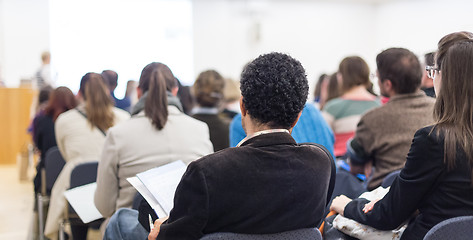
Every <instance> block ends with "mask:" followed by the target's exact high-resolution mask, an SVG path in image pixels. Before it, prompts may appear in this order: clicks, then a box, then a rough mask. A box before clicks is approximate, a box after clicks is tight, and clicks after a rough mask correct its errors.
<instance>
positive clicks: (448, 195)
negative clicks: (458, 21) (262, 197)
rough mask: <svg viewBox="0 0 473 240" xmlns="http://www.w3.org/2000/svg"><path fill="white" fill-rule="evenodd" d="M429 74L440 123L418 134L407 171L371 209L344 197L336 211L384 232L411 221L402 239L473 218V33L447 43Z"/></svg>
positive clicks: (420, 236) (362, 201) (461, 34)
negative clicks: (449, 221) (456, 219)
mask: <svg viewBox="0 0 473 240" xmlns="http://www.w3.org/2000/svg"><path fill="white" fill-rule="evenodd" d="M428 70H429V76H430V77H432V78H433V79H434V87H435V92H436V95H437V99H436V102H435V107H434V118H435V121H436V122H435V124H434V125H431V126H428V127H424V128H421V129H419V130H418V131H417V132H416V133H415V135H414V139H413V141H412V145H411V149H410V150H409V153H408V155H407V161H406V165H405V167H404V168H403V169H402V170H401V173H400V175H399V176H398V177H397V178H396V179H395V180H394V182H393V184H392V185H391V188H390V189H389V192H388V193H387V194H386V195H385V196H384V198H382V199H381V200H379V201H377V200H375V201H372V202H370V203H368V201H367V200H366V199H362V198H361V199H354V200H351V199H349V198H347V197H345V196H343V195H342V196H340V197H337V198H335V199H334V200H333V203H332V206H331V209H332V210H335V211H336V212H338V213H340V214H342V215H344V216H345V217H347V218H350V219H354V220H356V221H358V222H360V223H362V224H366V225H369V226H372V227H374V228H377V229H380V230H390V229H395V228H397V227H398V226H399V225H401V224H403V223H404V222H406V221H408V225H407V228H406V229H405V230H404V233H403V234H402V236H401V239H423V237H424V236H425V234H426V233H427V232H428V231H429V230H430V229H431V228H432V227H433V226H434V225H436V224H438V223H439V222H441V221H443V220H446V219H448V218H453V217H457V216H464V215H473V181H472V177H473V174H472V168H471V166H472V165H473V146H472V145H471V142H472V141H473V122H472V121H471V119H473V111H471V109H473V106H472V101H471V100H470V99H471V96H472V95H473V84H471V79H472V78H473V33H470V32H456V33H452V34H448V35H446V36H445V37H443V38H442V39H441V40H440V41H439V43H438V51H437V54H436V64H435V66H434V67H433V68H429V69H428ZM413 215H414V216H413ZM412 216H413V217H412ZM411 217H412V218H411ZM410 218H411V219H410Z"/></svg>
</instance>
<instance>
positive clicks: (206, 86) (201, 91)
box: [192, 70, 225, 107]
mask: <svg viewBox="0 0 473 240" xmlns="http://www.w3.org/2000/svg"><path fill="white" fill-rule="evenodd" d="M224 87H225V80H224V79H223V77H222V75H220V73H218V72H217V71H215V70H207V71H204V72H201V73H200V74H199V76H198V77H197V79H196V80H195V82H194V86H193V87H192V90H193V93H194V96H195V100H196V101H197V104H199V105H200V106H202V107H218V106H219V104H220V103H221V101H222V100H223V89H224Z"/></svg>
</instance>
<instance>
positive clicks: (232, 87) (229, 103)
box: [222, 78, 241, 120]
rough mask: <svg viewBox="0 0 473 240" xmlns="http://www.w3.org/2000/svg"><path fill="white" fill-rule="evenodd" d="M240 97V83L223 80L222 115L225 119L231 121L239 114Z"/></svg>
mask: <svg viewBox="0 0 473 240" xmlns="http://www.w3.org/2000/svg"><path fill="white" fill-rule="evenodd" d="M240 97H241V94H240V83H239V82H238V81H235V80H233V79H231V78H225V87H224V88H223V110H222V114H223V115H224V116H225V117H226V118H228V119H230V120H232V119H233V118H234V117H235V116H236V115H237V114H238V113H240Z"/></svg>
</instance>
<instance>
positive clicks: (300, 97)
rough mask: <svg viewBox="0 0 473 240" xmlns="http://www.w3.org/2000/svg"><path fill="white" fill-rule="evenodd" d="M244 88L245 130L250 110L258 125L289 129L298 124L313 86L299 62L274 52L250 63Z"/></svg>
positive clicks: (243, 81) (244, 72)
mask: <svg viewBox="0 0 473 240" xmlns="http://www.w3.org/2000/svg"><path fill="white" fill-rule="evenodd" d="M240 89H241V95H242V96H243V98H242V99H243V104H242V111H241V112H242V114H243V118H242V123H243V128H244V129H246V127H247V126H246V125H245V124H246V121H247V120H245V119H248V118H247V114H246V113H248V114H249V115H250V116H251V119H252V120H256V121H257V123H258V124H257V125H261V124H262V125H267V127H268V128H284V129H289V128H292V127H294V125H295V124H296V122H297V121H296V120H297V119H298V117H299V116H300V114H301V111H302V109H303V108H304V105H305V102H306V100H307V94H308V92H309V85H308V82H307V77H306V74H305V70H304V68H303V67H302V65H301V64H300V63H299V61H297V60H296V59H294V58H292V57H290V56H288V55H285V54H280V53H270V54H266V55H262V56H260V57H259V58H257V59H256V60H254V61H253V62H251V63H250V64H248V65H247V66H246V68H245V69H244V70H243V73H242V74H241V83H240ZM245 131H248V130H245ZM247 135H248V132H247Z"/></svg>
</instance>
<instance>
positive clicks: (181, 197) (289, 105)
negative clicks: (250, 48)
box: [105, 53, 335, 239]
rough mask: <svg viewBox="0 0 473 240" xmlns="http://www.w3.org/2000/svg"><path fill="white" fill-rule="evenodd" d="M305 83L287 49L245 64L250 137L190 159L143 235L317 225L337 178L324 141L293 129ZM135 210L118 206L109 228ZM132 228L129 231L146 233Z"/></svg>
mask: <svg viewBox="0 0 473 240" xmlns="http://www.w3.org/2000/svg"><path fill="white" fill-rule="evenodd" d="M308 88H309V87H308V84H307V78H306V75H305V70H304V68H303V67H302V65H301V64H300V63H299V62H298V61H297V60H295V59H293V58H291V57H290V56H288V55H285V54H281V53H270V54H266V55H262V56H260V57H258V58H257V59H255V60H254V61H253V62H251V63H250V64H249V65H247V66H246V67H245V69H244V70H243V73H242V77H241V90H242V96H243V97H242V98H241V100H240V108H241V112H242V115H243V122H244V124H243V126H244V129H245V131H246V132H247V134H248V137H246V138H245V139H244V140H243V141H242V142H241V143H240V144H239V145H238V147H236V148H227V149H224V150H222V151H219V152H217V153H214V154H210V155H208V156H205V157H203V158H201V159H199V160H197V161H195V162H192V163H191V164H190V165H189V166H188V168H187V170H186V173H185V174H184V176H183V178H182V179H181V182H180V184H179V186H178V188H177V190H176V193H175V196H174V208H173V210H172V211H171V213H170V216H169V219H168V220H167V221H165V222H164V223H163V224H162V225H161V224H160V223H162V222H163V219H158V220H156V221H155V225H154V229H153V231H152V232H151V233H150V235H149V236H148V239H155V238H156V237H157V238H158V239H199V238H201V237H202V236H203V235H204V234H208V233H212V232H217V231H218V232H234V233H253V234H265V233H276V232H283V231H289V230H294V229H299V228H309V227H316V226H318V224H319V223H320V222H321V220H322V219H323V217H324V209H325V206H326V202H327V197H328V196H330V193H331V191H332V186H333V183H334V179H333V178H332V177H331V176H333V175H334V171H335V169H334V165H333V162H332V160H331V158H332V157H331V155H330V154H329V153H328V151H327V150H326V149H324V148H323V147H322V146H320V145H317V144H297V143H296V142H295V140H294V139H293V138H292V137H291V135H290V132H291V130H292V128H293V127H294V125H295V124H296V122H297V119H298V118H299V117H300V115H301V112H302V109H303V108H304V103H305V101H306V99H307V94H308ZM289 93H290V94H289ZM288 166H290V167H288ZM288 189H290V191H291V194H287V191H288ZM327 194H328V195H327ZM295 196H297V200H296V203H297V204H294V203H295V199H294V197H295ZM149 211H150V212H152V211H153V210H151V209H149ZM137 215H138V213H137V211H133V210H128V209H120V210H119V211H118V212H117V213H116V215H114V217H115V216H118V217H117V218H115V221H113V222H112V221H111V222H110V224H109V225H108V227H107V232H115V231H117V232H120V231H126V230H128V228H129V226H131V225H132V224H131V223H130V224H119V223H120V220H121V219H127V216H128V217H132V219H134V218H136V216H137ZM140 216H146V224H145V225H146V227H149V226H148V212H146V211H145V212H140ZM112 219H114V218H113V217H112ZM128 219H129V218H128ZM140 219H141V220H143V218H140ZM288 219H290V220H288ZM140 222H143V221H140ZM120 227H125V228H126V229H124V228H120ZM146 227H145V228H146ZM133 233H134V234H135V236H134V238H133V239H143V238H144V236H146V235H147V232H146V231H144V234H146V235H144V236H143V235H141V236H139V235H140V233H141V234H143V232H138V231H134V232H133ZM158 233H159V235H158ZM105 239H112V238H105Z"/></svg>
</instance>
